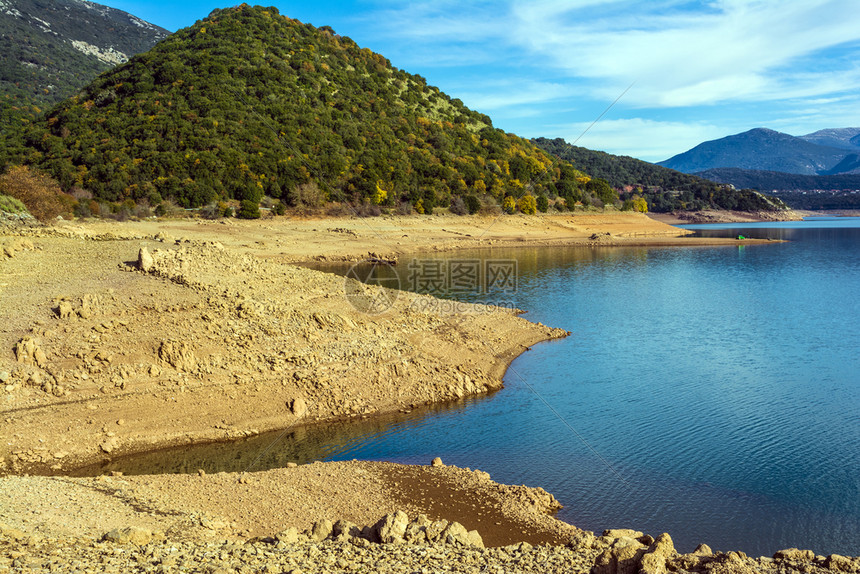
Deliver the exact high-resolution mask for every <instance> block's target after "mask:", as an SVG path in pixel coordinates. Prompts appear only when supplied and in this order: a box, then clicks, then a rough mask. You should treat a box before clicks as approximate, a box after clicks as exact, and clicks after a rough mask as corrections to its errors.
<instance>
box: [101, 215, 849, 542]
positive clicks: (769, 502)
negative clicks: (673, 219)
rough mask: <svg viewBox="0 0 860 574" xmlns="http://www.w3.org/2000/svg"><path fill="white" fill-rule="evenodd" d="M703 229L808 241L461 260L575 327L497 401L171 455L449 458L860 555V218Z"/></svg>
mask: <svg viewBox="0 0 860 574" xmlns="http://www.w3.org/2000/svg"><path fill="white" fill-rule="evenodd" d="M688 227H690V228H692V229H697V230H698V232H699V233H700V234H702V235H721V236H727V235H728V236H733V235H737V234H743V235H745V236H747V237H772V238H781V239H789V240H790V242H788V243H778V244H776V243H774V244H766V245H755V246H754V245H748V246H743V245H738V246H730V247H714V248H709V247H691V248H596V249H581V248H541V249H516V250H494V251H481V252H475V253H472V254H465V253H458V254H457V255H456V256H452V255H447V256H446V257H456V258H458V259H464V258H470V257H481V258H494V259H507V258H516V259H517V261H518V277H519V286H518V290H517V292H516V293H515V294H514V295H513V302H514V303H515V304H516V305H517V306H518V307H520V308H522V309H529V310H530V311H529V312H528V313H527V314H526V315H525V316H526V317H527V318H528V319H531V320H534V321H540V322H542V323H545V324H548V325H552V326H555V327H562V328H565V329H568V330H569V331H571V332H572V335H571V336H570V337H568V338H567V339H564V340H561V341H554V342H548V343H542V344H539V345H536V346H535V347H534V348H533V349H532V350H531V351H530V352H527V353H525V354H524V355H522V356H521V357H520V358H518V359H517V360H516V361H514V363H513V365H512V367H511V369H510V370H509V371H508V373H507V375H506V378H505V384H506V388H505V389H503V390H502V391H500V392H498V393H495V394H493V395H491V396H490V397H487V398H482V399H476V400H475V399H473V400H469V401H466V402H462V403H459V404H456V405H453V406H450V407H445V408H435V409H432V410H427V411H422V412H415V413H412V414H410V415H400V416H398V417H394V418H389V419H386V420H381V421H372V422H371V421H368V422H364V423H360V424H358V425H346V426H339V427H331V428H329V429H317V430H312V429H309V430H306V431H304V430H303V431H299V433H296V432H292V433H288V434H287V435H286V436H283V437H279V435H277V434H276V435H272V436H264V437H257V438H256V439H254V440H253V441H246V442H243V443H239V444H236V445H217V446H212V447H207V448H208V449H209V450H208V451H207V450H205V449H203V450H197V451H187V452H186V453H185V454H183V455H179V456H178V455H177V454H176V453H173V454H171V455H170V456H169V457H168V459H169V460H170V461H171V462H170V465H172V470H173V471H189V470H190V471H193V470H196V469H197V468H200V467H207V466H208V467H209V468H211V467H212V465H215V466H216V467H218V468H231V469H239V468H241V469H244V468H246V467H247V466H248V465H249V464H253V465H254V466H255V468H266V467H273V466H280V465H282V464H284V463H285V462H286V461H287V460H310V459H313V458H325V459H328V460H341V459H352V458H362V459H386V460H395V461H402V462H414V463H422V464H426V463H428V462H429V460H430V459H431V458H432V457H434V456H441V457H442V459H443V460H444V461H445V462H446V463H449V464H456V465H458V466H467V467H472V468H481V469H483V470H486V471H488V472H489V473H490V474H491V475H492V476H493V478H494V479H495V480H497V481H500V482H505V483H516V484H528V485H533V486H542V487H544V488H546V489H547V490H548V491H550V492H552V493H554V494H555V495H556V497H557V498H558V499H559V500H560V501H561V502H562V504H564V505H565V508H564V509H563V510H561V511H560V512H559V517H560V518H562V519H564V520H566V521H568V522H571V523H573V524H576V525H577V526H580V527H582V528H586V529H589V530H598V531H599V530H603V529H604V528H610V527H635V528H637V529H639V530H643V531H645V532H648V533H650V534H653V535H656V534H659V533H660V532H670V533H671V534H672V536H673V538H674V540H675V542H676V546H677V547H678V548H679V550H681V551H691V550H692V549H693V548H694V546H695V545H696V544H698V543H699V542H706V543H708V544H709V545H711V546H712V547H713V548H715V549H718V550H731V549H739V550H744V551H746V552H747V553H749V554H752V555H770V554H772V553H773V552H775V551H776V550H778V549H781V548H786V547H791V546H797V547H800V548H810V549H812V550H814V551H815V552H817V553H819V554H829V553H832V552H836V553H841V554H849V555H858V554H860V354H858V347H860V220H858V219H854V218H841V219H833V220H829V219H816V220H812V221H805V222H799V223H779V224H744V225H739V226H722V227H716V226H713V225H709V226H692V225H691V226H688ZM399 272H401V273H403V272H406V269H405V268H403V269H400V270H399ZM464 298H467V299H468V297H466V296H464ZM479 298H480V297H479ZM544 401H546V403H548V404H549V405H551V406H552V409H553V410H554V411H555V412H553V410H551V409H550V408H548V407H547V405H546V404H545V403H544ZM561 419H563V420H561ZM276 437H278V438H280V439H281V440H279V441H277V443H276V444H275V445H274V446H272V443H273V440H274V438H276ZM156 458H157V455H156V456H155V458H152V460H146V459H144V460H141V459H136V460H137V462H135V461H128V462H127V463H125V464H127V465H129V466H127V467H125V469H126V470H127V471H132V472H133V471H134V470H135V465H138V467H139V469H140V470H141V471H146V470H147V469H148V470H149V471H152V470H153V468H152V465H154V464H156ZM215 461H217V462H215ZM118 464H120V465H121V464H123V463H122V462H120V463H118ZM162 470H169V469H167V468H163V469H162Z"/></svg>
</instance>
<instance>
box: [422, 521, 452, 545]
mask: <svg viewBox="0 0 860 574" xmlns="http://www.w3.org/2000/svg"><path fill="white" fill-rule="evenodd" d="M446 528H448V521H447V520H445V519H444V518H443V519H442V520H436V521H434V522H433V523H432V524H430V526H428V527H427V540H428V541H429V542H430V543H431V544H432V543H434V542H439V541H440V539H441V538H442V532H444V531H445V529H446Z"/></svg>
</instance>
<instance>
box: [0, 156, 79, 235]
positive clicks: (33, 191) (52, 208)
mask: <svg viewBox="0 0 860 574" xmlns="http://www.w3.org/2000/svg"><path fill="white" fill-rule="evenodd" d="M0 194H4V195H8V196H10V197H14V198H15V199H17V200H18V201H20V202H21V203H23V204H24V205H25V206H26V207H27V210H28V211H29V212H30V214H31V215H32V216H33V217H35V218H36V219H38V220H39V221H42V222H47V221H51V220H53V219H56V218H57V216H58V215H62V216H65V217H71V216H72V214H73V211H74V208H75V203H76V201H75V198H73V197H72V196H70V195H68V194H66V193H63V191H62V190H61V189H60V184H59V183H57V181H56V180H55V179H53V178H52V177H50V176H48V175H45V174H43V173H40V172H38V171H35V170H30V168H29V167H28V166H25V165H24V166H16V167H12V168H11V169H9V171H7V172H6V173H5V174H3V175H2V176H0Z"/></svg>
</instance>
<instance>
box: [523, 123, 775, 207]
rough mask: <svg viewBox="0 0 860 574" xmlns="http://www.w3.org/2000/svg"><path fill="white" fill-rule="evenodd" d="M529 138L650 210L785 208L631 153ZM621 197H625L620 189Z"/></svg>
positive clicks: (746, 190) (765, 199) (747, 191)
mask: <svg viewBox="0 0 860 574" xmlns="http://www.w3.org/2000/svg"><path fill="white" fill-rule="evenodd" d="M532 141H533V142H534V143H535V144H537V145H538V146H539V147H541V148H542V149H544V150H546V151H547V152H549V153H551V154H554V155H556V156H558V157H559V158H561V159H565V160H568V161H570V162H572V163H573V164H574V165H575V166H576V167H577V168H579V169H582V170H583V171H585V172H587V173H589V174H591V175H592V176H594V177H599V178H602V179H605V180H606V181H608V182H609V183H610V185H612V186H613V187H615V188H617V189H623V190H627V194H626V195H631V194H632V193H633V192H635V193H637V194H639V195H641V196H642V197H644V198H645V199H646V200H647V201H648V209H649V210H650V211H655V212H668V211H676V210H689V211H694V210H700V209H726V210H739V211H776V210H781V209H784V208H785V206H784V205H783V204H782V202H780V201H779V200H776V199H775V198H769V197H766V196H763V195H761V194H760V193H758V192H754V191H751V190H749V189H740V190H737V189H732V188H731V187H730V186H727V185H721V184H718V183H714V182H713V181H709V180H707V179H703V178H702V177H697V176H695V175H688V174H685V173H681V172H679V171H676V170H674V169H669V168H666V167H662V166H659V165H654V164H652V163H648V162H646V161H642V160H638V159H635V158H632V157H626V156H616V155H612V154H608V153H606V152H602V151H593V150H590V149H586V148H583V147H577V146H573V145H570V144H568V143H567V142H565V141H564V140H563V139H561V138H556V139H554V140H549V139H546V138H537V139H535V140H532ZM622 197H625V193H623V192H622Z"/></svg>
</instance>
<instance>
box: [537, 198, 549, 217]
mask: <svg viewBox="0 0 860 574" xmlns="http://www.w3.org/2000/svg"><path fill="white" fill-rule="evenodd" d="M537 210H538V211H540V212H541V213H546V212H547V210H549V199H547V197H546V196H545V195H539V196H538V198H537Z"/></svg>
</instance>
